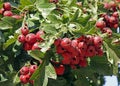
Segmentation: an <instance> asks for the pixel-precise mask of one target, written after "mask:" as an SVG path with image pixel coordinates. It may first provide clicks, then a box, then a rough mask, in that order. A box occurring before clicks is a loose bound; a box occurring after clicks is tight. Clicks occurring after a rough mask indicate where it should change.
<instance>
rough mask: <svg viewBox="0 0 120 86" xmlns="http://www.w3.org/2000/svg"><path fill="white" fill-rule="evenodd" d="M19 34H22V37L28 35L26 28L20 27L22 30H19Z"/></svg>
mask: <svg viewBox="0 0 120 86" xmlns="http://www.w3.org/2000/svg"><path fill="white" fill-rule="evenodd" d="M21 33H22V34H23V35H27V34H28V33H29V29H28V27H27V26H24V27H22V28H21Z"/></svg>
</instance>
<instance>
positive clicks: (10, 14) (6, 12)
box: [3, 11, 13, 17]
mask: <svg viewBox="0 0 120 86" xmlns="http://www.w3.org/2000/svg"><path fill="white" fill-rule="evenodd" d="M3 15H4V16H8V17H9V16H12V15H13V13H12V12H11V11H4V13H3Z"/></svg>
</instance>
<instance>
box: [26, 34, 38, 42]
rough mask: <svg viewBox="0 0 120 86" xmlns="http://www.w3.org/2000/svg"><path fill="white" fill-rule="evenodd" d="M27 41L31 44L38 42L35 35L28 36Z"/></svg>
mask: <svg viewBox="0 0 120 86" xmlns="http://www.w3.org/2000/svg"><path fill="white" fill-rule="evenodd" d="M25 39H26V42H28V43H29V44H34V43H35V42H36V41H37V39H36V35H35V34H33V33H29V34H27V35H26V38H25Z"/></svg>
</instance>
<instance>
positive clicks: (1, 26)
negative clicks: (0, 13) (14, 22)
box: [0, 21, 12, 30]
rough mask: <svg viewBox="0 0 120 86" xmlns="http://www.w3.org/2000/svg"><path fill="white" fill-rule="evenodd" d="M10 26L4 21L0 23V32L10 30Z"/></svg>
mask: <svg viewBox="0 0 120 86" xmlns="http://www.w3.org/2000/svg"><path fill="white" fill-rule="evenodd" d="M11 28H12V26H11V25H10V24H8V23H7V22H5V21H0V30H6V29H11Z"/></svg>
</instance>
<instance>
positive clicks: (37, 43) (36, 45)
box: [32, 42, 41, 50]
mask: <svg viewBox="0 0 120 86" xmlns="http://www.w3.org/2000/svg"><path fill="white" fill-rule="evenodd" d="M39 44H40V42H36V43H34V44H33V46H32V50H40V49H41V48H40V47H39Z"/></svg>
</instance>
